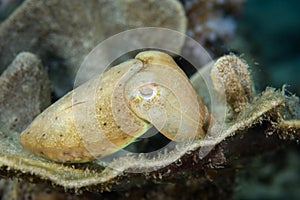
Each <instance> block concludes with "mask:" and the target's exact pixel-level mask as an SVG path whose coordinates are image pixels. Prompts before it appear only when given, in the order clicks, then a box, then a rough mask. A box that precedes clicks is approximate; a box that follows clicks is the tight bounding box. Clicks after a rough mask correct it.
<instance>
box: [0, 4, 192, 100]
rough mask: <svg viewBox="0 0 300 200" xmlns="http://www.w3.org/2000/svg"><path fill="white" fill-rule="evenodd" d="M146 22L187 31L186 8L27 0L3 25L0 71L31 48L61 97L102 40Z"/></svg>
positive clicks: (151, 24)
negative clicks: (38, 57) (46, 70)
mask: <svg viewBox="0 0 300 200" xmlns="http://www.w3.org/2000/svg"><path fill="white" fill-rule="evenodd" d="M144 26H154V27H165V28H171V29H174V30H178V31H180V32H185V31H186V18H185V15H184V10H183V8H182V6H181V4H180V3H179V2H177V1H174V0H167V1H160V0H150V1H139V0H125V1H111V0H100V1H97V0H90V1H80V0H73V1H60V0H48V1H40V0H26V1H25V2H24V3H23V4H22V5H21V6H20V7H19V8H18V9H17V10H16V11H15V12H14V13H13V14H12V15H11V16H10V17H9V18H8V19H7V20H5V21H4V22H2V24H1V25H0V57H1V59H0V72H1V71H3V70H4V67H5V66H7V65H8V64H9V63H10V62H11V61H12V59H13V58H14V55H16V54H18V53H19V52H21V51H30V52H33V53H35V54H37V55H39V56H40V57H41V59H42V60H43V62H44V64H45V63H46V64H47V66H48V67H49V69H50V70H49V72H50V73H49V75H50V79H51V81H52V84H53V86H54V87H53V88H54V91H55V93H56V95H58V96H62V95H63V94H65V93H66V92H67V91H68V90H70V89H71V88H72V86H73V82H74V77H75V74H76V72H77V70H78V68H79V66H80V64H81V62H82V61H83V59H84V57H85V56H86V55H87V54H88V53H89V52H90V51H91V50H92V49H93V48H94V47H95V46H96V45H97V44H98V43H99V42H101V41H103V40H105V39H106V38H108V37H109V36H112V35H113V34H116V33H119V32H121V31H124V30H127V29H130V28H135V27H144ZM156 42H157V41H156Z"/></svg>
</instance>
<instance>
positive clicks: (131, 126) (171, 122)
mask: <svg viewBox="0 0 300 200" xmlns="http://www.w3.org/2000/svg"><path fill="white" fill-rule="evenodd" d="M209 118H210V117H209V114H208V111H207V108H206V107H205V106H204V105H203V103H202V101H201V99H200V98H199V96H198V94H197V93H196V91H195V89H194V88H193V86H192V85H191V83H190V81H189V79H188V77H187V76H186V74H185V73H184V72H183V71H182V70H181V69H180V68H179V67H178V66H177V64H176V63H175V62H174V60H173V59H172V57H171V56H169V55H168V54H166V53H163V52H160V51H144V52H141V53H139V54H137V55H136V57H135V58H134V59H131V60H128V61H126V62H123V63H121V64H119V65H117V66H114V67H112V68H110V69H109V70H107V71H106V72H104V73H102V74H100V75H98V76H97V77H95V78H93V79H91V80H89V81H88V82H86V83H84V84H82V85H81V86H79V87H77V88H75V89H74V90H72V91H70V92H69V93H67V94H66V95H65V96H64V97H62V98H61V99H59V100H58V101H57V102H55V103H54V104H52V105H51V106H50V107H48V108H47V109H46V110H45V111H43V112H42V113H41V114H40V115H38V116H37V117H36V118H35V119H34V121H33V122H32V123H31V124H30V125H29V126H28V127H27V128H26V129H25V130H24V131H23V132H22V133H21V135H20V137H19V142H20V144H21V145H22V146H23V148H24V149H26V150H29V151H30V152H33V153H34V154H36V155H39V156H42V157H44V158H47V159H50V160H53V161H57V162H72V163H76V162H88V161H91V160H94V159H97V158H102V157H104V156H107V155H110V154H112V153H114V152H116V151H118V150H120V149H121V148H124V147H126V146H127V145H129V144H130V143H132V142H133V141H134V140H136V139H137V138H138V137H139V136H141V135H142V134H144V133H145V132H146V131H147V130H148V129H150V128H151V127H152V126H154V127H155V128H156V129H157V130H159V132H160V133H161V134H163V135H164V136H166V137H167V138H169V139H170V140H173V141H176V142H182V141H186V140H191V139H202V138H204V137H205V133H206V130H205V129H206V128H205V127H207V124H208V123H209V122H208V121H209Z"/></svg>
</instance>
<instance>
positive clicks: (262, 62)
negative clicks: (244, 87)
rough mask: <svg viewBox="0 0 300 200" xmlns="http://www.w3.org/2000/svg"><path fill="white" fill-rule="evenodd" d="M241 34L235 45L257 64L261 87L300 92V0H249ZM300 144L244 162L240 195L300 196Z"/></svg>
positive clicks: (243, 197) (239, 26)
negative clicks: (284, 85)
mask: <svg viewBox="0 0 300 200" xmlns="http://www.w3.org/2000/svg"><path fill="white" fill-rule="evenodd" d="M244 9H245V10H244V13H243V16H242V17H241V18H240V19H239V23H238V37H237V38H236V39H235V41H234V42H233V43H232V44H230V48H232V49H236V50H237V51H238V52H239V53H244V56H245V58H246V59H247V60H250V63H251V62H252V63H251V64H253V63H258V64H257V65H254V69H253V70H254V74H255V76H256V77H255V78H257V80H258V81H257V84H256V85H257V87H258V88H259V89H260V90H262V89H264V88H265V87H266V86H273V87H276V88H281V87H282V85H283V84H287V85H288V86H289V87H287V89H288V90H289V91H291V92H292V93H296V94H297V96H300V1H299V0H248V1H247V0H246V4H245V8H244ZM299 149H300V148H299V145H296V144H293V143H292V144H290V145H286V146H285V148H284V149H282V150H279V151H277V152H274V153H271V154H267V155H263V156H262V157H260V158H256V159H254V160H252V161H250V162H249V161H247V162H246V163H245V164H244V168H246V169H245V170H242V171H241V172H240V173H239V176H238V179H237V187H236V188H235V191H236V192H235V199H300V150H299Z"/></svg>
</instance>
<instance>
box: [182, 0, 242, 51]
mask: <svg viewBox="0 0 300 200" xmlns="http://www.w3.org/2000/svg"><path fill="white" fill-rule="evenodd" d="M181 1H182V3H183V5H184V9H185V12H186V15H187V18H188V30H187V35H188V36H190V37H192V38H193V39H195V40H196V41H198V42H199V43H200V44H202V45H203V46H204V47H205V49H206V50H208V51H209V52H210V53H211V54H212V55H214V56H216V57H218V56H220V55H223V54H224V53H225V52H228V50H227V49H226V47H225V43H226V42H228V41H230V40H231V39H233V38H234V36H235V32H236V20H235V18H236V17H237V16H239V14H240V13H241V10H242V7H243V3H244V0H221V1H220V0H210V1H202V0H181ZM189 45H190V44H187V46H189ZM189 47H190V48H192V46H189ZM192 53H194V54H195V55H197V53H198V52H197V51H196V50H195V51H194V52H192Z"/></svg>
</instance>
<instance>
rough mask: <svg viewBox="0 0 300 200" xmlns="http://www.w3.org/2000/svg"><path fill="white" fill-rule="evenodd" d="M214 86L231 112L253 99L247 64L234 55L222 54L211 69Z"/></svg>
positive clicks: (235, 111) (242, 107)
mask: <svg viewBox="0 0 300 200" xmlns="http://www.w3.org/2000/svg"><path fill="white" fill-rule="evenodd" d="M211 79H212V83H213V85H214V88H215V90H216V91H217V92H219V93H220V94H221V96H223V95H225V98H226V101H227V103H228V105H229V106H230V107H231V108H232V111H233V113H235V114H237V113H239V112H241V111H242V110H243V109H244V108H245V107H246V106H247V105H249V103H250V102H252V99H253V96H254V95H253V84H252V80H251V76H250V73H249V70H248V65H247V64H246V63H245V62H243V61H242V60H241V59H240V58H238V57H237V56H235V55H227V56H223V57H221V58H220V59H218V60H217V61H216V63H215V64H214V67H213V68H212V71H211Z"/></svg>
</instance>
